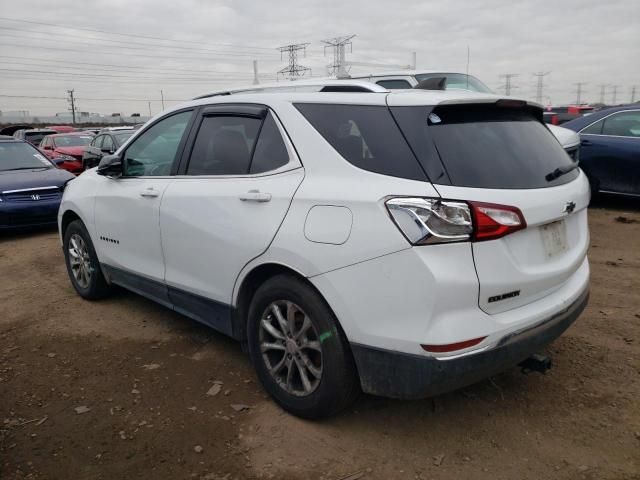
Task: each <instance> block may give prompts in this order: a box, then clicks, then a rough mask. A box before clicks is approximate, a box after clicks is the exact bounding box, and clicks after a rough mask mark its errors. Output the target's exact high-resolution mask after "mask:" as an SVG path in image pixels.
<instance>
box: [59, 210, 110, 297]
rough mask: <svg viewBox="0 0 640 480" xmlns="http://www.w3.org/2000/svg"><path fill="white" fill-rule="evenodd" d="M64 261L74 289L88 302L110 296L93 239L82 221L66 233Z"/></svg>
mask: <svg viewBox="0 0 640 480" xmlns="http://www.w3.org/2000/svg"><path fill="white" fill-rule="evenodd" d="M63 249H64V260H65V263H66V265H67V273H68V274H69V279H70V280H71V284H72V285H73V288H75V290H76V292H78V295H80V296H81V297H82V298H84V299H87V300H98V299H100V298H104V297H106V296H108V295H109V293H110V292H111V287H110V286H109V284H108V283H107V281H106V279H105V277H104V274H103V273H102V269H101V268H100V262H99V261H98V256H97V255H96V251H95V249H94V248H93V243H92V242H91V237H90V236H89V232H88V231H87V229H86V227H85V226H84V224H83V223H82V221H80V220H74V221H73V222H71V223H70V224H69V226H68V227H67V230H66V231H65V232H64V240H63Z"/></svg>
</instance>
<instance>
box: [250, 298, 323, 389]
mask: <svg viewBox="0 0 640 480" xmlns="http://www.w3.org/2000/svg"><path fill="white" fill-rule="evenodd" d="M259 342H260V351H261V353H262V358H263V360H264V363H265V365H266V367H267V371H268V372H269V374H270V375H271V377H272V378H273V379H274V380H275V381H276V382H277V383H278V385H279V386H280V387H281V388H282V389H283V390H285V391H286V392H287V393H290V394H291V395H295V396H298V397H304V396H307V395H309V394H311V393H312V392H313V391H314V390H315V389H316V388H317V387H318V385H319V384H320V380H321V378H322V365H323V364H322V348H321V345H320V340H319V337H318V332H317V331H316V328H315V326H314V325H313V322H312V321H311V319H310V318H309V316H308V315H307V314H306V313H305V312H304V310H302V308H300V307H299V306H298V305H296V304H295V303H293V302H290V301H288V300H278V301H275V302H272V303H271V304H269V306H268V307H267V308H266V309H265V311H264V313H263V314H262V317H261V319H260V330H259Z"/></svg>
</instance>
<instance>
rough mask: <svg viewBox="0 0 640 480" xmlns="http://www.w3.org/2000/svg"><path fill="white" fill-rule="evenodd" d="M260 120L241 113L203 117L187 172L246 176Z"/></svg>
mask: <svg viewBox="0 0 640 480" xmlns="http://www.w3.org/2000/svg"><path fill="white" fill-rule="evenodd" d="M261 123H262V120H261V119H259V118H254V117H243V116H232V115H228V116H227V115H225V116H208V117H204V118H203V119H202V123H201V124H200V129H199V130H198V134H197V136H196V139H195V142H194V144H193V149H192V151H191V158H190V159H189V165H188V166H187V172H186V173H187V175H245V174H247V172H248V171H249V165H250V163H251V154H252V153H253V148H254V145H255V142H256V139H257V137H258V132H259V130H260V124H261Z"/></svg>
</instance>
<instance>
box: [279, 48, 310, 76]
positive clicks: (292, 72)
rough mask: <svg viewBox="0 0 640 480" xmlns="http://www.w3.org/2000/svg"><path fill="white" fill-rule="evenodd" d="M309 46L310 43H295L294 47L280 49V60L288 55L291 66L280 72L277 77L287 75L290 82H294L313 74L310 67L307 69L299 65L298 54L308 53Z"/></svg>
mask: <svg viewBox="0 0 640 480" xmlns="http://www.w3.org/2000/svg"><path fill="white" fill-rule="evenodd" d="M309 45H310V44H309V43H295V44H292V45H285V46H283V47H279V48H278V50H280V58H282V54H283V53H286V54H288V57H289V65H288V66H287V67H284V68H281V69H280V70H278V72H277V75H278V76H280V75H282V76H285V75H286V76H288V77H289V79H290V80H293V79H294V78H296V77H300V76H303V75H304V74H305V73H307V72H309V73H311V69H310V68H309V67H305V66H304V65H300V64H299V63H298V52H299V51H302V52H303V54H304V53H305V52H306V49H307V46H309Z"/></svg>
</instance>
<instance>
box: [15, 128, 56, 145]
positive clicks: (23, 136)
mask: <svg viewBox="0 0 640 480" xmlns="http://www.w3.org/2000/svg"><path fill="white" fill-rule="evenodd" d="M56 133H58V132H56V131H55V130H51V129H49V128H31V129H28V130H18V131H16V132H15V133H14V134H13V136H14V137H16V138H18V139H20V140H25V141H27V142H29V143H30V144H31V145H36V146H38V145H40V142H41V141H42V139H43V138H44V137H46V136H47V135H55V134H56Z"/></svg>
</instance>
